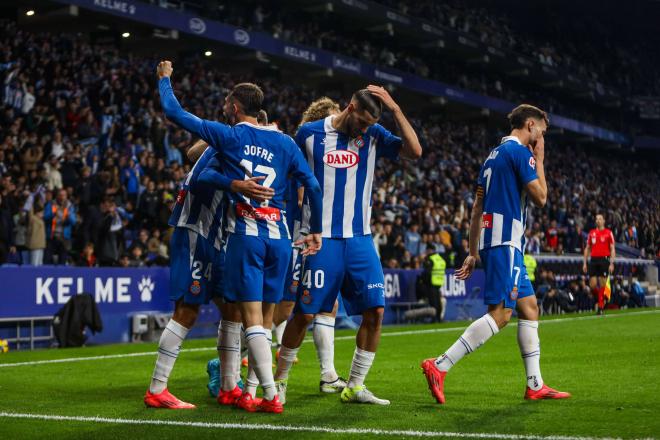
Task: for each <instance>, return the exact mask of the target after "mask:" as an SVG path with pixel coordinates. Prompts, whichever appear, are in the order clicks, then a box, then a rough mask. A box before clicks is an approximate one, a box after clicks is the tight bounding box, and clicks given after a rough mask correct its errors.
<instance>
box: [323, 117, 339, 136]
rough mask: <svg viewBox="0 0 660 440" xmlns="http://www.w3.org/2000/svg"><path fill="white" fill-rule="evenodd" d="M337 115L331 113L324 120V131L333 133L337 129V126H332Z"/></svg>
mask: <svg viewBox="0 0 660 440" xmlns="http://www.w3.org/2000/svg"><path fill="white" fill-rule="evenodd" d="M335 116H336V115H330V116H328V117H327V118H325V120H324V121H323V131H325V132H326V133H331V132H333V131H337V130H336V129H335V127H333V126H332V121H333V119H335Z"/></svg>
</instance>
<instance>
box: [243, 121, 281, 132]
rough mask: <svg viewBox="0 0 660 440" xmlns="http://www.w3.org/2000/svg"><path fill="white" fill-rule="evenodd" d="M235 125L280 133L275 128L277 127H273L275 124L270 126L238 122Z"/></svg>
mask: <svg viewBox="0 0 660 440" xmlns="http://www.w3.org/2000/svg"><path fill="white" fill-rule="evenodd" d="M236 125H247V126H250V127H252V128H258V129H259V130H267V131H280V129H279V128H277V125H275V124H271V125H254V124H252V123H250V122H246V121H243V122H239V123H238V124H236Z"/></svg>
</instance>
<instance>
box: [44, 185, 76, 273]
mask: <svg viewBox="0 0 660 440" xmlns="http://www.w3.org/2000/svg"><path fill="white" fill-rule="evenodd" d="M44 223H45V225H46V243H47V244H46V247H47V252H46V261H47V262H48V263H52V264H67V262H68V260H69V251H70V250H71V232H72V230H73V225H75V224H76V208H75V206H74V205H73V203H71V202H70V201H69V195H68V193H67V191H66V190H64V189H60V190H59V191H57V196H56V197H55V200H51V201H49V202H48V203H46V206H45V207H44Z"/></svg>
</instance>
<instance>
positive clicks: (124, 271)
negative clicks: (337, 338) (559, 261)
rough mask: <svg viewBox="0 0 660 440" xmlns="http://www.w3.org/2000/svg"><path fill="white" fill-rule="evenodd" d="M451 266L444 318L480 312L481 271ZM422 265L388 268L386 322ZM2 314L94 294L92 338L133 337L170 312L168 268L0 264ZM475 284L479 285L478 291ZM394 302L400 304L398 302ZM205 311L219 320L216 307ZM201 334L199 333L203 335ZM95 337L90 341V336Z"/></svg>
mask: <svg viewBox="0 0 660 440" xmlns="http://www.w3.org/2000/svg"><path fill="white" fill-rule="evenodd" d="M453 272H454V271H453V270H448V271H447V274H446V278H445V284H444V286H443V288H442V292H443V296H444V297H445V298H447V311H446V319H447V320H455V319H467V318H474V317H478V316H480V314H481V313H482V298H483V295H482V294H481V291H482V290H483V283H484V275H483V271H481V270H477V271H475V273H474V274H473V275H472V277H471V278H470V279H469V280H467V281H461V280H457V279H456V278H455V277H454V274H453ZM419 274H420V271H418V270H389V269H387V270H385V286H384V287H385V301H386V309H387V311H386V315H385V323H386V324H389V323H394V322H395V321H396V316H395V310H394V308H393V305H395V304H399V305H402V303H412V302H416V301H417V297H416V293H415V288H416V283H417V277H418V276H419ZM0 277H2V280H3V289H2V290H0V304H2V306H0V318H27V317H36V316H52V315H54V314H55V313H56V312H57V311H58V310H59V309H60V308H61V307H62V306H64V304H66V302H67V301H68V300H69V299H70V298H71V297H72V296H73V295H76V294H78V293H89V294H91V295H92V296H93V297H94V299H95V300H96V303H97V304H98V307H99V310H100V312H101V316H102V318H103V324H104V331H103V332H102V333H100V334H98V335H96V336H94V337H93V342H95V343H100V342H126V341H128V340H129V337H130V335H129V330H130V317H131V315H132V314H135V313H137V312H144V311H160V312H170V311H172V304H171V303H170V301H169V299H168V290H169V268H167V267H154V268H79V267H65V266H41V267H29V266H23V267H20V266H17V267H3V268H0ZM475 288H478V289H476V290H475ZM394 307H396V306H394ZM209 309H212V310H209V311H208V312H209V313H207V314H209V316H211V315H213V317H212V318H209V319H211V320H215V319H217V315H216V313H215V310H214V308H213V307H212V306H210V307H209ZM200 335H201V334H200ZM90 342H91V340H90Z"/></svg>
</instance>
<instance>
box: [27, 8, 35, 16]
mask: <svg viewBox="0 0 660 440" xmlns="http://www.w3.org/2000/svg"><path fill="white" fill-rule="evenodd" d="M25 15H27V16H28V17H32V16H33V15H34V11H33V10H32V9H30V10H29V11H26V12H25Z"/></svg>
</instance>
